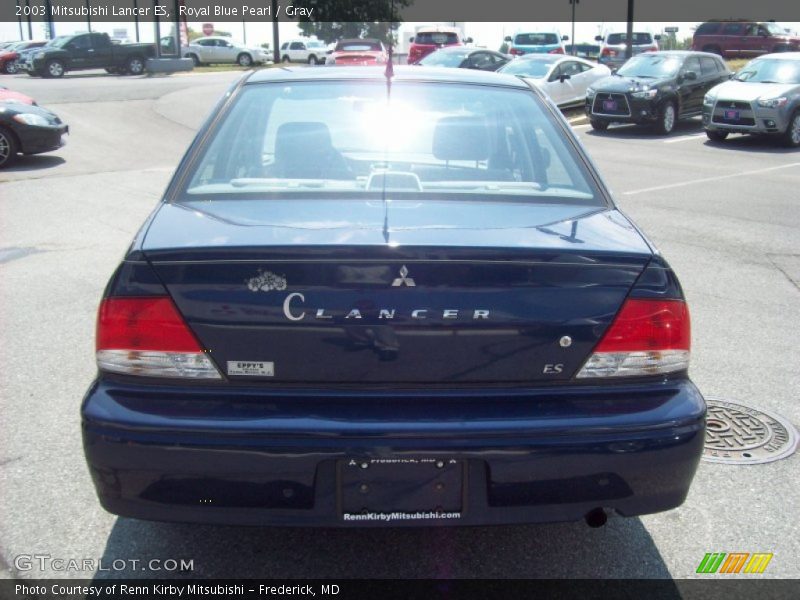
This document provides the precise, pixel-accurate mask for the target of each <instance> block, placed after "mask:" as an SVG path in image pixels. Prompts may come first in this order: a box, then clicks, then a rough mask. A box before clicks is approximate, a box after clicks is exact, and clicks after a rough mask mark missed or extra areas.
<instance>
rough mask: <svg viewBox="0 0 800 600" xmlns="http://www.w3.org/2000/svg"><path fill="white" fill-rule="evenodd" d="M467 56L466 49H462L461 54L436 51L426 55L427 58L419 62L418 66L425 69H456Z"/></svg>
mask: <svg viewBox="0 0 800 600" xmlns="http://www.w3.org/2000/svg"><path fill="white" fill-rule="evenodd" d="M468 55H469V50H468V49H467V48H464V50H463V51H461V52H446V51H444V50H437V51H436V52H431V53H430V54H428V56H426V57H425V58H423V59H422V60H421V61H419V64H421V65H423V66H425V67H458V66H460V65H461V63H462V62H464V59H465V58H467V56H468Z"/></svg>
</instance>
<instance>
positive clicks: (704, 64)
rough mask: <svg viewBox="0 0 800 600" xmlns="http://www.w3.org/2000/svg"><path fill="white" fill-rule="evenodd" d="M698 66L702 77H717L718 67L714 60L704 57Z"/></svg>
mask: <svg viewBox="0 0 800 600" xmlns="http://www.w3.org/2000/svg"><path fill="white" fill-rule="evenodd" d="M700 66H701V68H702V70H703V75H717V74H718V73H719V66H718V63H717V61H716V60H714V59H713V58H709V57H706V56H704V57H703V58H701V59H700Z"/></svg>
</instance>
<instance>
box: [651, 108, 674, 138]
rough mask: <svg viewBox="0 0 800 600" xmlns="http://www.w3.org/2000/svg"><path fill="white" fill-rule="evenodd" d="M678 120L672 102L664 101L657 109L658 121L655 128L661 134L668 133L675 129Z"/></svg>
mask: <svg viewBox="0 0 800 600" xmlns="http://www.w3.org/2000/svg"><path fill="white" fill-rule="evenodd" d="M677 120H678V110H677V108H676V107H675V103H674V102H664V104H662V105H661V106H660V107H659V109H658V121H656V126H655V130H656V132H657V133H659V134H661V135H669V134H670V133H672V132H673V131H674V130H675V123H676V121H677Z"/></svg>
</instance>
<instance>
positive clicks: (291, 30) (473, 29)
mask: <svg viewBox="0 0 800 600" xmlns="http://www.w3.org/2000/svg"><path fill="white" fill-rule="evenodd" d="M416 25H419V24H418V23H405V24H404V25H403V26H402V28H401V30H400V34H401V39H402V40H403V41H404V43H405V44H407V40H408V37H409V36H411V35H413V34H414V28H415V26H416ZM697 25H698V23H637V24H636V29H637V30H644V31H649V32H651V33H660V32H661V31H662V30H663V28H664V27H669V26H676V27H679V31H678V34H677V36H678V38H679V39H680V38H683V37H690V36H691V35H692V29H693V28H694V27H695V26H697ZM781 25H783V26H784V27H789V28H790V29H792V30H793V31H795V32H798V31H800V23H782V24H781ZM189 26H190V27H192V28H193V29H195V30H198V31H199V30H200V29H201V27H202V23H199V22H198V23H191V22H190V23H189ZM215 26H217V27H218V28H219V29H220V30H223V31H230V32H231V33H232V34H233V37H234V38H235V39H237V40H239V41H241V40H242V38H243V37H244V32H243V27H246V35H247V42H248V43H249V44H261V43H263V42H269V43H272V23H268V22H248V23H247V24H246V25H244V26H243V25H242V23H236V22H227V23H215ZM463 26H464V34H465V35H466V36H468V37H472V38H473V39H474V40H475V44H476V45H480V46H486V47H489V48H499V47H500V45H501V44H502V42H503V38H504V37H505V36H506V35H513V34H514V33H515V32H517V31H546V30H557V31H559V32H560V33H561V34H562V35H568V36H571V35H572V24H571V23H569V22H565V23H464V24H463ZM168 27H169V26H167V25H164V26H162V35H165V34H167V33H169V31H168ZM92 29H93V30H94V31H104V32H106V33H109V34H112V33H113V32H114V30H115V29H125V30H127V32H128V37H130V38H131V39H134V37H135V34H134V31H135V28H134V24H133V23H132V22H131V23H102V22H97V23H92ZM85 30H86V25H85V24H84V23H64V22H57V23H56V35H65V34H70V33H75V32H78V31H85ZM605 31H625V23H576V24H575V39H576V40H577V41H578V43H582V42H591V41H593V39H594V36H596V35H598V34H600V33H602V32H605ZM139 32H140V38H141V41H143V42H152V41H153V39H154V35H153V24H152V23H141V24H140V25H139ZM22 33H23V37H24V39H28V26H27V22H25V21H23V23H22ZM299 33H300V32H299V29H298V28H297V26H296V25H295V24H294V23H280V36H281V39H282V40H288V39H291V38H294V37H298V36H299ZM19 37H20V29H19V24H18V23H17V22H15V21H14V22H0V40H12V39H14V40H16V39H19ZM33 37H34V39H44V37H45V34H44V26H43V24H42V23H34V24H33Z"/></svg>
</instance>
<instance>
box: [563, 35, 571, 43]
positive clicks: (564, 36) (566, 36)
mask: <svg viewBox="0 0 800 600" xmlns="http://www.w3.org/2000/svg"><path fill="white" fill-rule="evenodd" d="M567 40H569V36H568V35H562V36H561V41H562V42H566V41H567Z"/></svg>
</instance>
